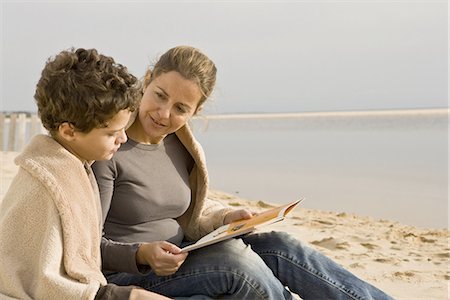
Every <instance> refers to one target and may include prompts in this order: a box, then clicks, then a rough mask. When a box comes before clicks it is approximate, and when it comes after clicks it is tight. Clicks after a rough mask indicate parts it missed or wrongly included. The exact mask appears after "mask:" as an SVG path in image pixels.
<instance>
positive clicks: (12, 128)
mask: <svg viewBox="0 0 450 300" xmlns="http://www.w3.org/2000/svg"><path fill="white" fill-rule="evenodd" d="M16 120H17V114H11V115H10V116H9V134H8V151H14V147H15V146H16Z"/></svg>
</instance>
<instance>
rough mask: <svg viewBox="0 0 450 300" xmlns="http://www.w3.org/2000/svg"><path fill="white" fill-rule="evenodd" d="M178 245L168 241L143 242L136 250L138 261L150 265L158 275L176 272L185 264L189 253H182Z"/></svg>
mask: <svg viewBox="0 0 450 300" xmlns="http://www.w3.org/2000/svg"><path fill="white" fill-rule="evenodd" d="M180 252H181V249H180V248H179V247H177V246H176V245H174V244H172V243H169V242H166V241H159V242H152V243H146V244H142V245H141V246H140V247H139V249H138V251H137V252H136V261H137V263H138V264H141V265H149V266H150V267H151V268H152V270H153V272H155V274H156V275H158V276H167V275H171V274H173V273H175V272H176V271H177V270H178V269H179V268H180V266H181V265H182V264H183V262H184V260H185V259H186V257H187V255H188V254H187V253H180Z"/></svg>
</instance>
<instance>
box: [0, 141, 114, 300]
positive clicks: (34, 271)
mask: <svg viewBox="0 0 450 300" xmlns="http://www.w3.org/2000/svg"><path fill="white" fill-rule="evenodd" d="M15 163H16V164H17V165H18V166H19V171H18V173H17V175H16V177H15V178H14V179H13V181H12V183H11V185H10V188H9V190H8V192H7V193H6V195H5V197H4V199H3V201H2V203H1V207H0V298H1V299H9V298H18V299H94V297H95V295H96V293H97V290H98V289H99V287H100V285H105V284H106V280H105V278H104V276H103V274H102V273H101V271H100V270H101V266H100V264H101V258H100V238H101V227H100V220H101V218H100V217H99V214H101V213H100V207H99V201H98V199H97V195H96V193H95V190H93V188H92V184H91V181H90V180H89V177H88V175H87V172H86V169H85V167H84V166H83V163H82V162H81V161H80V160H79V159H78V158H76V157H75V156H74V155H72V154H71V153H70V152H68V151H67V150H66V149H65V148H64V147H62V146H61V145H60V144H59V143H57V142H56V141H55V140H54V139H52V138H51V137H49V136H44V135H39V136H36V137H34V138H33V140H32V141H31V142H30V143H29V145H28V146H27V147H26V149H25V150H24V151H23V153H22V154H20V155H19V156H18V157H17V158H16V159H15Z"/></svg>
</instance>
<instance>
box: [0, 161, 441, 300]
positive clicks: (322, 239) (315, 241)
mask: <svg viewBox="0 0 450 300" xmlns="http://www.w3.org/2000/svg"><path fill="white" fill-rule="evenodd" d="M0 153H1V157H0V158H1V159H0V161H1V165H0V168H1V174H0V179H1V186H0V188H1V190H0V199H3V196H4V194H5V193H6V191H7V188H8V186H9V185H10V183H11V180H12V178H13V177H14V175H15V174H16V172H17V166H15V165H14V163H13V159H14V157H15V156H16V155H17V153H15V152H0ZM209 196H210V198H211V199H213V200H215V201H219V202H221V203H223V204H224V205H229V206H232V207H235V208H248V209H250V210H253V211H256V212H258V211H262V210H264V209H268V208H270V207H271V206H272V205H271V204H270V203H267V202H264V201H256V200H251V199H243V198H240V197H237V196H236V195H232V194H230V193H226V192H223V191H216V190H211V191H210V195H209ZM262 230H267V231H269V230H278V231H284V232H287V233H289V234H291V235H293V236H295V237H296V238H298V239H300V240H301V241H302V242H304V243H307V244H308V245H309V246H311V247H313V248H315V249H317V250H319V251H321V252H322V253H324V254H325V255H327V256H329V257H331V258H332V259H333V260H335V261H336V262H338V263H339V264H341V265H343V266H344V267H345V268H347V269H348V270H350V271H351V272H353V273H355V274H356V275H358V276H359V277H361V278H363V279H364V280H367V281H368V282H370V283H372V284H373V285H375V286H377V287H378V288H380V289H382V290H384V291H385V292H387V293H388V294H390V295H392V296H393V297H394V298H395V299H404V300H414V299H417V300H419V299H420V300H425V299H426V300H429V299H433V300H434V299H448V298H449V291H448V288H449V283H450V273H449V261H450V249H449V237H450V234H449V231H448V230H446V229H426V228H421V227H416V226H409V225H404V224H402V223H399V222H395V221H390V220H384V219H375V218H370V217H362V216H358V215H356V214H350V213H346V212H330V211H322V210H317V209H306V208H304V207H302V205H300V207H299V208H297V209H296V210H294V211H292V212H291V213H289V214H288V216H287V217H286V219H285V220H284V221H282V222H279V223H276V224H272V225H269V226H267V227H265V228H264V229H262Z"/></svg>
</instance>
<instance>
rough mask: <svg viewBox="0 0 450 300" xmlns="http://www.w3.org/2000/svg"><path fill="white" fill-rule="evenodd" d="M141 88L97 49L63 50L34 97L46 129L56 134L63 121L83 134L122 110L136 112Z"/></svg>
mask: <svg viewBox="0 0 450 300" xmlns="http://www.w3.org/2000/svg"><path fill="white" fill-rule="evenodd" d="M141 97H142V89H141V87H140V84H139V81H138V79H137V78H136V77H135V76H133V75H131V74H130V73H129V72H128V70H127V68H126V67H124V66H122V65H121V64H117V63H115V62H114V59H113V58H112V57H109V56H105V55H102V54H99V53H98V52H97V50H95V49H87V50H86V49H82V48H79V49H76V50H75V49H74V48H71V49H69V50H64V51H62V52H61V53H59V54H58V55H56V56H54V57H51V58H49V59H48V60H47V63H46V65H45V67H44V69H43V70H42V74H41V78H40V79H39V82H38V83H37V85H36V93H35V95H34V98H35V100H36V103H37V106H38V113H39V116H40V118H41V121H42V124H43V126H44V127H45V128H46V129H47V130H48V131H49V132H50V134H52V135H53V134H54V133H55V132H56V131H57V130H58V128H59V125H61V124H62V123H64V122H69V123H71V124H73V125H74V126H75V127H76V129H77V130H79V131H81V132H85V133H87V132H89V131H91V130H92V129H94V128H99V127H105V126H107V125H108V121H110V120H111V119H112V118H113V117H114V116H115V115H116V114H117V113H118V112H119V111H121V110H123V109H129V110H130V111H134V110H136V109H137V107H138V106H139V102H140V99H141Z"/></svg>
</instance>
